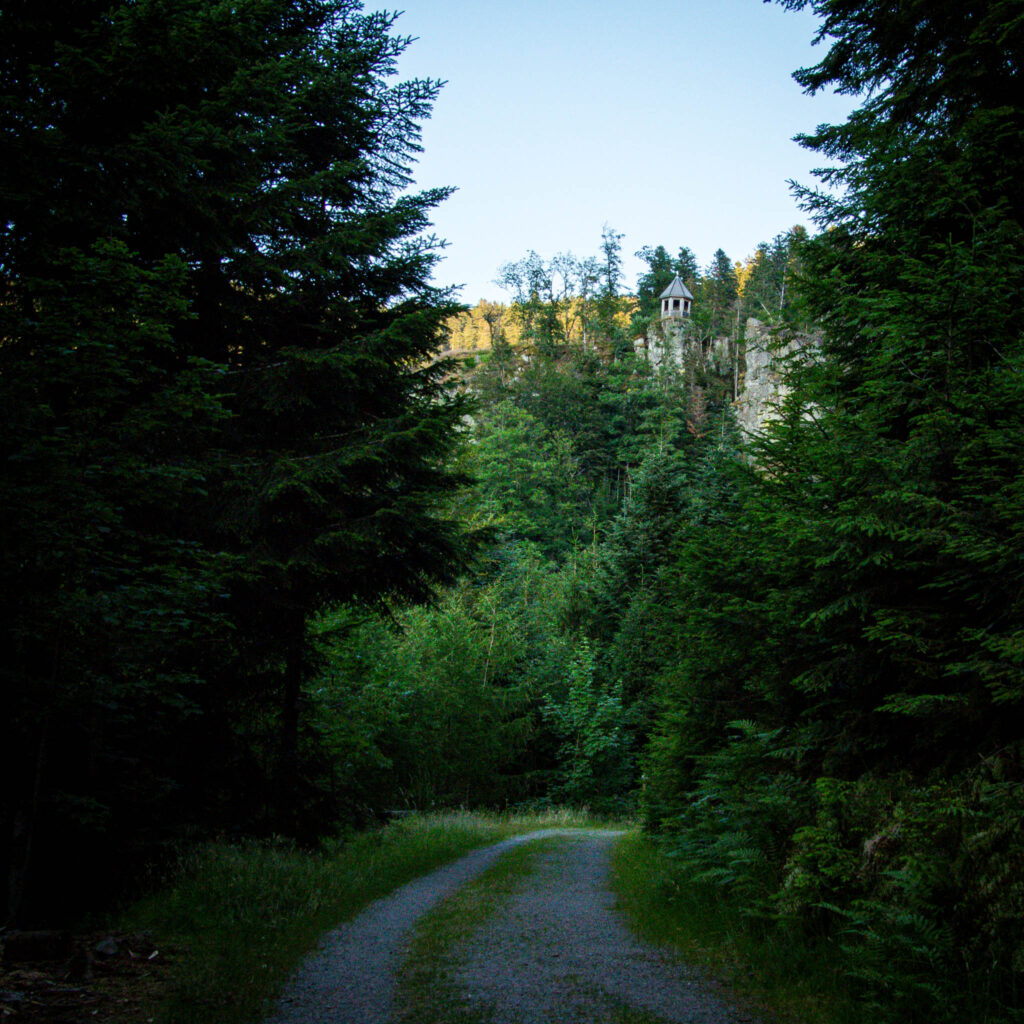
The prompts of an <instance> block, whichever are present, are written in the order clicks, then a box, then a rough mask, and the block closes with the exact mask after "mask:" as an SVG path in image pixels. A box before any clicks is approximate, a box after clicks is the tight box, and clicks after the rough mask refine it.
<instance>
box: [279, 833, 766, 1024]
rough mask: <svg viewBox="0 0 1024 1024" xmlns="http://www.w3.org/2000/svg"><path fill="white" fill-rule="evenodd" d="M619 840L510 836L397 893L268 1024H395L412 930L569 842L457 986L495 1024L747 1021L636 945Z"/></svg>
mask: <svg viewBox="0 0 1024 1024" xmlns="http://www.w3.org/2000/svg"><path fill="white" fill-rule="evenodd" d="M619 835H621V833H618V832H611V831H607V830H592V831H589V830H588V831H581V830H578V829H572V830H567V829H545V830H542V831H538V832H532V833H529V834H527V835H522V836H515V837H513V838H512V839H506V840H504V841H503V842H500V843H496V844H495V845H493V846H488V847H484V848H483V849H480V850H475V851H474V852H472V853H470V854H467V855H466V856H465V857H463V858H461V859H460V860H457V861H455V862H454V863H452V864H449V865H447V866H446V867H444V868H441V869H440V870H438V871H435V872H433V873H431V874H429V875H426V876H424V877H423V878H419V879H417V880H416V881H414V882H410V883H409V884H408V885H405V886H403V887H402V888H400V889H397V890H396V891H395V892H393V893H391V894H390V895H389V896H386V897H385V898H383V899H381V900H377V901H376V902H375V903H373V904H371V905H370V906H369V907H367V909H366V910H365V911H363V913H362V914H360V915H359V916H358V917H356V918H355V919H353V920H352V921H350V922H348V923H346V924H344V925H342V926H341V927H339V928H336V929H335V930H333V931H331V932H329V933H328V934H327V935H326V936H324V938H323V940H322V941H321V944H320V947H319V949H318V951H317V952H316V953H315V954H313V955H312V956H311V957H310V958H309V959H308V960H307V961H306V963H305V964H304V965H303V967H302V968H301V970H300V971H299V973H298V974H297V975H296V977H295V978H294V979H293V980H292V981H291V982H290V983H289V985H288V988H287V989H286V991H285V993H284V995H283V996H282V998H281V1001H280V1002H279V1004H278V1006H277V1009H276V1011H275V1012H274V1013H273V1014H272V1015H271V1016H270V1017H269V1018H267V1021H266V1024H389V1022H390V1021H392V1020H393V1009H394V1008H393V1000H394V994H395V978H396V975H397V973H398V971H399V968H400V967H401V963H402V958H403V952H404V949H405V945H406V942H407V940H408V938H409V936H410V934H411V931H412V928H413V926H414V925H415V924H416V922H417V921H418V920H419V919H420V918H421V917H422V916H423V915H424V914H425V913H427V912H428V911H429V910H431V909H432V908H433V907H434V906H435V905H436V904H437V903H439V902H440V901H441V900H442V899H444V898H445V897H447V896H449V895H451V894H452V893H454V892H455V891H456V890H457V889H458V888H459V887H460V886H462V885H465V884H466V883H467V882H469V881H471V880H472V879H473V878H475V877H476V876H477V875H479V874H480V873H481V872H483V871H485V870H486V869H487V868H488V867H490V866H491V865H492V864H493V863H494V862H495V861H496V860H497V859H498V857H500V856H501V854H502V853H504V852H506V851H507V850H510V849H511V848H512V847H514V846H517V845H519V844H520V843H524V842H527V841H529V840H531V839H540V838H546V837H551V836H564V837H565V842H564V843H559V844H557V845H556V846H555V847H554V848H553V849H551V850H548V851H546V852H545V853H544V854H542V856H541V857H540V858H539V861H538V871H537V873H535V874H532V875H530V876H528V877H527V878H525V879H524V880H523V883H522V884H521V885H520V886H519V887H518V888H517V889H516V891H515V892H514V893H513V895H512V898H511V899H510V900H509V901H508V902H507V903H506V904H504V905H503V906H502V907H501V908H500V909H499V911H498V912H497V913H496V914H495V915H494V916H493V917H492V918H491V919H489V920H488V921H487V922H486V923H485V924H484V925H483V926H482V927H481V928H480V929H479V930H478V932H477V933H476V935H475V936H474V937H473V940H472V941H471V942H469V943H467V944H466V946H465V947H464V948H461V949H458V950H454V951H453V963H454V965H455V974H454V977H453V981H454V982H455V983H456V985H457V986H458V987H459V988H460V989H461V990H462V991H463V992H464V993H465V994H466V997H467V1001H469V1002H471V1004H472V1005H473V1006H475V1007H476V1008H478V1009H481V1010H486V1014H485V1016H487V1015H493V1019H494V1021H495V1022H497V1024H513V1022H514V1024H598V1022H602V1021H616V1022H622V1021H624V1020H629V1019H630V1017H629V1016H628V1015H627V1016H624V1011H627V1008H628V1009H632V1010H637V1011H640V1012H641V1013H642V1014H643V1016H642V1017H640V1018H636V1017H634V1018H633V1019H634V1020H636V1019H642V1020H643V1021H645V1022H656V1021H665V1022H673V1024H674V1022H680V1024H735V1022H738V1021H743V1020H749V1018H745V1017H742V1016H740V1015H738V1014H737V1013H736V1012H735V1011H733V1010H731V1009H730V1008H729V1007H728V1006H727V1005H726V1004H725V1003H723V1002H722V1001H721V1000H719V999H718V998H717V997H716V996H715V995H714V993H713V991H712V990H711V989H710V988H709V987H708V985H707V984H706V983H705V982H702V981H701V980H700V979H699V977H698V976H697V975H696V974H693V973H690V972H689V971H688V970H687V969H686V968H681V967H680V966H679V965H678V963H676V962H675V961H673V960H672V959H671V958H669V957H668V956H666V955H665V954H664V953H662V952H661V951H659V950H657V949H656V948H654V947H652V946H648V945H646V944H644V943H642V942H641V941H640V940H638V939H637V938H635V937H634V936H633V935H632V933H631V932H629V931H628V929H626V927H625V926H624V925H623V924H622V922H621V921H620V920H619V919H618V918H617V917H616V915H615V914H614V912H613V909H612V907H613V897H612V896H611V894H610V893H609V891H608V888H607V874H608V866H609V855H610V849H611V845H612V843H613V842H614V840H615V838H616V837H617V836H619Z"/></svg>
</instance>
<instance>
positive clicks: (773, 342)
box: [733, 317, 816, 436]
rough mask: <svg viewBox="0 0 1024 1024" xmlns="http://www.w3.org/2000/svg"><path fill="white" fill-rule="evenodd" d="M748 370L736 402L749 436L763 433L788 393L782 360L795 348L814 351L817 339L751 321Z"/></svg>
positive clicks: (737, 414) (736, 408) (747, 360)
mask: <svg viewBox="0 0 1024 1024" xmlns="http://www.w3.org/2000/svg"><path fill="white" fill-rule="evenodd" d="M745 337H746V372H745V374H744V376H743V383H742V387H741V389H740V392H739V396H738V397H737V399H736V401H735V402H734V403H733V407H734V408H735V410H736V420H737V422H738V423H739V425H740V429H741V430H742V431H743V433H744V434H745V435H747V436H750V435H753V434H757V433H760V432H761V431H762V430H763V429H764V426H765V424H766V423H767V422H769V420H771V419H772V418H773V417H774V416H776V415H777V409H778V405H779V403H780V402H781V401H782V400H783V398H785V396H786V388H785V385H784V384H783V383H782V375H781V373H780V364H781V362H782V361H783V360H785V359H786V358H787V357H789V356H792V355H793V354H794V353H795V352H805V353H807V352H811V351H813V349H814V347H815V345H816V341H815V339H814V338H813V337H811V336H810V335H806V334H794V335H788V336H787V337H786V338H782V337H780V336H778V335H777V334H776V333H775V332H773V330H772V329H771V328H770V327H769V326H768V325H767V324H764V323H762V322H761V321H760V320H755V319H754V318H753V317H751V318H750V319H749V320H748V321H747V327H746V331H745Z"/></svg>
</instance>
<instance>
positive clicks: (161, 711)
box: [0, 0, 463, 912]
mask: <svg viewBox="0 0 1024 1024" xmlns="http://www.w3.org/2000/svg"><path fill="white" fill-rule="evenodd" d="M393 20H394V19H393V17H392V16H390V15H385V14H380V13H375V14H363V13H361V11H360V5H359V4H358V3H357V2H356V0H253V2H251V3H245V4H242V5H239V4H236V3H226V2H219V0H215V2H212V3H211V2H208V0H184V2H175V3H168V2H166V0H138V2H130V3H129V2H123V3H122V2H118V3H114V4H110V3H97V2H93V0H86V2H77V0H76V2H73V3H72V2H70V0H68V2H57V3H52V4H45V5H34V4H26V3H15V4H10V5H7V6H6V7H5V8H4V10H3V12H0V93H2V101H0V107H2V112H0V137H2V139H3V143H4V148H5V157H6V158H5V161H4V164H3V169H2V171H0V174H2V177H0V196H2V204H3V210H2V212H3V217H2V224H3V227H2V230H0V271H2V278H3V279H2V287H3V293H2V295H3V297H2V300H0V317H2V324H0V336H2V338H3V345H2V346H0V358H2V372H0V388H2V389H3V410H4V417H5V423H4V426H5V430H4V455H5V465H6V466H7V467H8V470H9V472H8V473H7V475H6V476H5V479H4V481H3V484H2V495H0V500H2V504H3V509H4V514H5V517H6V521H7V522H8V523H10V524H11V526H10V532H9V534H8V539H9V541H10V543H9V544H8V545H7V546H6V549H5V554H4V562H3V568H4V586H3V593H4V602H5V607H4V621H5V630H6V636H5V647H6V649H7V650H8V652H9V659H8V661H7V667H6V671H7V673H8V683H9V685H5V687H4V698H3V700H4V707H3V713H2V714H0V721H2V722H3V726H2V728H3V737H2V740H0V747H2V748H3V751H4V756H5V758H6V761H5V765H4V771H3V778H4V798H3V808H4V815H5V818H6V820H5V821H4V823H3V836H2V837H0V847H2V851H0V852H2V858H0V859H2V860H3V863H4V867H5V868H6V869H7V872H8V876H9V877H10V879H11V880H12V885H11V888H10V891H11V893H12V899H11V905H10V907H9V908H8V909H9V911H11V912H13V911H14V910H15V909H16V906H15V904H17V903H19V902H20V901H21V896H22V895H23V893H24V892H25V884H26V881H27V880H28V879H27V875H26V872H27V873H28V874H32V873H34V874H35V876H36V877H37V880H38V878H39V877H40V876H41V875H42V873H43V871H44V870H52V869H54V868H55V862H59V861H60V860H61V858H62V857H64V856H65V851H66V850H67V849H68V848H69V847H70V846H72V845H74V846H75V847H76V849H77V852H78V854H79V857H78V861H79V863H80V864H81V865H83V869H85V868H86V867H87V866H88V865H89V864H90V863H92V864H94V863H95V861H90V858H89V857H88V856H86V854H87V853H88V851H89V850H90V849H93V850H96V849H101V848H102V847H103V844H104V843H114V842H122V843H124V842H128V843H133V844H134V843H137V842H138V841H139V840H140V839H145V840H146V841H152V840H153V839H154V837H155V836H156V834H157V832H158V831H159V832H160V834H166V830H167V828H168V827H169V826H173V824H174V823H175V822H176V821H178V822H180V821H183V820H192V821H196V820H197V819H203V817H204V815H206V814H212V815H213V816H214V820H216V818H217V817H219V816H220V814H222V813H224V812H225V810H226V805H224V804H221V803H219V801H220V798H221V796H222V795H223V793H224V792H225V791H226V790H228V789H232V788H235V789H239V788H241V789H244V790H247V791H253V799H252V800H245V799H238V800H237V801H236V802H235V803H234V806H233V808H232V813H234V814H236V815H239V816H241V818H242V819H243V821H242V822H241V823H242V824H243V825H251V824H252V823H253V822H252V819H251V818H247V815H250V814H251V815H260V814H262V813H263V811H262V810H261V808H265V807H266V806H268V800H267V799H266V796H267V795H269V797H270V799H269V806H271V807H272V808H274V813H275V816H276V819H277V821H276V824H277V827H281V828H287V829H295V828H298V827H299V824H300V822H299V819H301V817H302V814H303V793H302V792H301V791H300V788H299V785H298V784H299V779H300V777H301V774H302V772H301V764H300V748H301V742H302V730H301V722H300V712H301V704H302V683H303V679H304V675H305V672H306V666H307V661H308V650H307V645H306V637H305V627H306V622H307V619H308V617H309V615H310V614H311V613H312V612H313V611H315V610H316V609H318V608H320V607H321V606H323V605H324V604H325V603H327V602H331V601H357V600H358V601H365V602H379V601H384V600H390V599H396V598H397V599H401V598H421V597H423V596H425V595H426V594H427V593H428V592H429V589H430V586H431V583H432V582H433V581H436V580H439V579H444V578H448V577H449V576H450V575H451V573H452V571H453V567H454V560H455V554H456V542H455V530H454V528H453V526H452V525H451V524H449V523H447V522H446V521H445V520H444V517H443V516H442V515H441V514H440V513H439V512H438V505H437V499H438V497H439V496H441V495H443V494H445V493H446V492H447V491H448V490H449V489H450V487H451V486H452V480H451V477H450V476H449V475H448V473H447V472H446V470H445V462H446V459H447V457H448V452H449V450H450V447H451V445H452V442H453V439H454V437H455V433H456V430H457V428H458V424H459V423H460V421H461V418H462V415H463V407H462V403H461V400H460V399H459V398H457V397H455V396H453V394H452V393H451V391H450V389H448V388H447V387H446V385H445V383H444V374H445V367H444V365H443V364H439V363H436V362H434V361H433V359H432V353H433V352H434V349H435V347H436V343H437V340H438V338H439V336H440V331H441V324H442V322H443V320H444V318H445V317H446V316H447V315H449V314H450V313H451V312H452V311H453V307H452V305H451V303H450V301H449V299H448V296H447V295H446V294H445V293H443V292H439V291H437V290H435V289H433V288H431V287H430V285H429V284H428V281H429V275H430V272H431V269H432V267H433V265H434V263H435V261H436V259H437V246H436V244H435V242H434V241H433V240H432V239H431V238H430V237H429V236H427V237H425V236H424V232H425V230H426V229H427V228H428V218H429V216H430V211H431V209H432V208H433V207H434V206H435V205H436V204H437V203H438V202H439V201H441V200H442V199H443V198H444V197H445V195H446V194H447V193H446V191H445V190H443V189H438V190H431V191H428V192H424V193H419V194H416V193H411V192H409V191H408V190H407V189H408V186H409V184H410V168H411V162H412V161H413V159H414V158H415V155H416V153H417V151H418V148H419V147H418V138H419V128H418V125H419V122H420V121H421V120H422V119H423V118H424V117H426V116H427V115H428V113H429V110H430V106H431V103H432V100H433V99H434V97H435V95H436V93H437V89H438V83H436V82H432V81H412V82H405V83H397V84H396V83H392V82H390V81H389V78H390V77H391V76H392V75H393V73H394V71H395V63H396V59H397V57H398V55H399V54H400V53H401V52H402V50H403V48H404V47H405V45H406V42H407V41H406V40H403V39H402V38H400V37H396V36H393V35H392V34H391V28H392V24H393ZM253 723H260V724H259V725H258V728H259V729H261V730H263V732H264V735H260V736H257V735H256V734H255V733H253V732H252V731H251V730H252V728H253V727H254V726H253ZM242 764H249V765H253V764H258V765H259V768H258V769H250V770H249V774H248V775H247V776H245V777H239V776H237V775H235V776H232V775H230V774H229V766H238V765H242ZM230 770H231V771H237V767H233V768H231V769H230ZM268 773H269V774H270V775H271V776H272V777H273V778H274V779H275V780H276V790H275V791H274V792H271V793H269V794H265V795H264V796H260V795H259V792H258V791H259V790H260V788H261V787H265V785H266V775H267V774H268ZM240 783H241V785H240ZM172 797H173V799H172ZM292 809H294V813H293V810H292ZM215 811H216V813H215ZM219 824H220V825H223V824H224V822H223V820H221V821H220V822H219ZM29 849H34V850H35V851H36V859H35V861H34V862H30V861H29V859H28V851H29ZM63 866H64V867H66V866H67V865H66V864H65V865H63ZM70 880H71V881H72V882H73V881H74V880H73V879H70ZM50 881H51V882H52V876H51V879H50ZM53 892H54V893H57V892H58V889H57V888H56V887H53Z"/></svg>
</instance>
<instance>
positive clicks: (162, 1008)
mask: <svg viewBox="0 0 1024 1024" xmlns="http://www.w3.org/2000/svg"><path fill="white" fill-rule="evenodd" d="M593 824H595V821H594V819H593V818H592V816H590V815H588V814H587V813H586V812H577V811H572V810H554V811H548V812H543V813H527V814H512V815H509V814H503V815H498V814H486V813H478V812H469V811H455V812H443V813H434V814H414V815H410V816H408V817H406V818H403V819H401V820H399V821H396V822H393V823H391V824H389V825H387V826H385V827H383V828H380V829H375V830H373V831H370V832H364V833H360V834H358V835H356V836H354V837H351V838H350V839H348V840H346V841H343V842H342V841H337V842H334V843H328V844H325V847H324V848H323V849H322V850H320V851H308V850H301V849H297V848H295V847H294V846H292V845H290V844H288V843H286V842H284V841H280V840H278V841H269V842H246V843H227V842H213V843H207V844H205V845H203V846H201V847H198V848H195V849H193V850H191V851H189V852H188V853H187V854H186V855H185V856H183V858H182V860H181V863H180V865H179V869H178V871H177V872H176V875H175V880H174V882H173V883H172V884H170V885H168V886H167V887H165V888H163V889H161V890H159V891H157V892H155V893H154V894H152V895H151V896H148V897H146V898H144V899H142V900H140V901H138V902H137V903H135V904H134V905H132V906H131V907H129V908H128V909H127V910H125V911H124V913H123V914H122V915H120V918H119V920H118V922H117V926H118V927H119V928H120V929H122V930H124V931H134V932H140V931H145V932H148V933H150V934H151V936H152V941H153V942H154V943H155V944H156V945H157V946H158V948H160V949H162V950H164V952H165V954H167V955H169V958H170V960H171V968H170V972H169V978H168V981H167V983H166V984H165V985H163V986H161V987H160V988H159V989H158V990H156V991H155V992H154V994H153V1000H154V1002H153V1004H152V1005H149V1006H146V1007H145V1008H144V1010H143V1015H142V1019H144V1020H153V1021H154V1022H159V1024H210V1022H211V1021H217V1024H255V1022H258V1021H259V1020H260V1019H261V1018H262V1017H264V1016H265V1015H266V1014H267V1013H268V1012H269V1010H270V1009H271V1007H272V1001H273V999H274V997H275V996H276V995H277V994H278V993H279V992H280V990H281V988H282V987H283V985H284V983H285V981H286V980H287V979H288V977H289V976H290V975H291V974H292V973H293V972H294V971H295V970H296V968H297V967H298V966H299V964H300V963H301V961H302V959H303V957H304V956H305V955H306V954H307V953H309V952H310V951H311V950H312V949H313V948H314V947H315V946H316V944H317V942H318V940H319V938H320V937H321V936H322V935H323V933H324V932H326V931H328V930H329V929H330V928H332V927H335V926H336V925H338V924H340V923H341V922H343V921H346V920H348V919H350V918H351V917H354V916H355V915H356V914H357V913H359V911H361V910H362V909H363V908H364V907H366V906H367V905H368V904H370V903H372V902H373V901H374V900H376V899H379V898H380V897H381V896H385V895H387V893H389V892H391V891H393V890H394V889H396V888H398V887H400V886H402V885H404V884H405V883H406V882H409V881H412V880H413V879H414V878H418V877H419V876H421V875H424V874H426V873H427V872H429V871H432V870H434V869H435V868H438V867H441V866H442V865H444V864H446V863H448V862H450V861H452V860H455V859H457V858H458V857H460V856H462V855H463V854H465V853H468V852H470V851H471V850H474V849H476V848H478V847H481V846H486V845H488V844H490V843H494V842H499V841H500V840H502V839H505V838H508V837H510V836H513V835H518V834H521V833H523V832H530V831H533V830H535V829H541V828H551V827H560V828H572V827H589V826H591V825H593Z"/></svg>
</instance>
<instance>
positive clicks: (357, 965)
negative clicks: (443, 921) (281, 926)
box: [265, 828, 621, 1024]
mask: <svg viewBox="0 0 1024 1024" xmlns="http://www.w3.org/2000/svg"><path fill="white" fill-rule="evenodd" d="M579 831H580V830H578V829H558V828H550V829H541V830H539V831H537V832H527V833H525V834H523V835H519V836H513V837H512V838H510V839H505V840H502V841H501V842H500V843H495V844H494V845H492V846H485V847H482V848H481V849H479V850H474V851H473V852H472V853H468V854H466V856H464V857H461V858H460V859H459V860H457V861H453V862H452V863H451V864H446V865H445V866H444V867H443V868H439V869H438V870H437V871H432V872H431V873H430V874H429V875H424V876H423V877H422V878H417V879H415V880H414V881H412V882H409V883H408V884H407V885H403V886H402V887H401V888H399V889H396V890H395V891H394V892H392V893H390V894H389V895H387V896H384V897H383V898H381V899H379V900H376V901H375V902H374V903H371V904H370V905H369V906H368V907H367V908H366V909H365V910H364V911H363V912H362V913H361V914H359V915H358V916H357V917H355V918H353V919H352V920H351V921H347V922H346V923H345V924H343V925H340V926H339V927H337V928H335V929H333V930H332V931H330V932H328V933H327V934H326V935H325V936H324V937H323V938H322V939H321V940H320V944H319V946H318V948H317V951H316V952H315V953H313V954H312V955H311V956H310V957H309V958H308V959H307V960H306V961H305V963H304V964H303V965H302V967H301V968H300V969H299V971H298V973H297V974H296V975H295V976H294V977H293V978H292V980H291V981H290V982H289V983H288V985H287V987H286V988H285V991H284V993H283V995H282V997H281V999H280V1001H279V1002H278V1005H277V1008H276V1010H275V1011H274V1012H273V1013H272V1014H271V1015H270V1016H269V1017H267V1018H266V1021H265V1024H388V1022H389V1021H390V1020H391V1019H392V1000H393V996H394V990H395V979H396V975H397V973H398V969H399V967H400V966H401V962H402V953H403V946H404V941H405V940H406V939H407V938H408V937H409V934H410V932H411V931H412V929H413V927H414V925H415V924H416V922H417V921H418V920H419V919H420V918H421V917H422V916H423V915H424V914H426V913H427V912H428V911H429V910H431V909H432V908H433V907H434V906H435V905H436V904H437V903H439V902H440V901H441V900H443V899H444V898H445V897H446V896H450V895H451V894H452V893H453V892H455V891H456V890H457V889H458V888H459V887H460V886H462V885H465V884H466V883H467V882H469V881H471V880H472V879H474V878H476V876H477V875H479V874H481V873H482V872H484V871H486V870H487V868H489V867H490V866H491V865H492V864H493V863H494V862H495V861H496V860H497V859H498V858H499V857H500V856H501V855H502V854H503V853H505V852H507V851H508V850H511V849H512V848H513V847H515V846H518V845H519V844H520V843H525V842H529V841H530V840H531V839H546V838H548V837H550V836H560V835H571V834H576V833H578V832H579ZM591 834H593V835H608V836H617V835H621V833H618V832H608V831H607V830H600V831H598V830H595V831H594V832H593V833H591Z"/></svg>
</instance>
